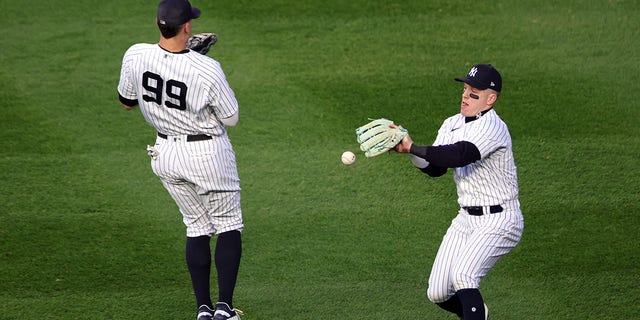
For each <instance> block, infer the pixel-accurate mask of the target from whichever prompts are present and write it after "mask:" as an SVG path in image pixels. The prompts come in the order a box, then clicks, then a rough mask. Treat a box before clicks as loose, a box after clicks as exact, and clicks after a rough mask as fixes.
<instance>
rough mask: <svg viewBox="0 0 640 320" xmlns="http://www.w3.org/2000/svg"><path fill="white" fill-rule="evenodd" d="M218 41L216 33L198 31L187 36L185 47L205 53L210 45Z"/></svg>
mask: <svg viewBox="0 0 640 320" xmlns="http://www.w3.org/2000/svg"><path fill="white" fill-rule="evenodd" d="M216 42H218V35H217V34H215V33H198V34H194V35H192V36H191V37H189V40H187V48H188V49H191V50H193V51H196V52H199V53H200V54H207V52H209V49H211V46H213V45H214V44H215V43H216Z"/></svg>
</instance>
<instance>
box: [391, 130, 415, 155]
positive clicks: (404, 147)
mask: <svg viewBox="0 0 640 320" xmlns="http://www.w3.org/2000/svg"><path fill="white" fill-rule="evenodd" d="M389 126H390V127H391V128H398V127H399V126H398V125H397V124H395V123H393V124H391V125H389ZM412 144H413V139H411V135H410V134H409V133H407V135H406V136H405V137H404V138H403V139H402V141H400V143H398V145H396V146H395V148H393V149H394V150H395V151H396V152H400V153H408V152H409V151H410V150H411V145H412Z"/></svg>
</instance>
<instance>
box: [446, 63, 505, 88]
mask: <svg viewBox="0 0 640 320" xmlns="http://www.w3.org/2000/svg"><path fill="white" fill-rule="evenodd" d="M455 80H456V81H460V82H464V83H466V84H468V85H470V86H472V87H474V88H478V89H480V90H484V89H493V90H495V91H498V92H500V90H502V77H501V76H500V72H498V70H496V68H494V67H493V66H492V65H490V64H475V65H473V67H471V70H469V73H467V76H466V77H464V78H455Z"/></svg>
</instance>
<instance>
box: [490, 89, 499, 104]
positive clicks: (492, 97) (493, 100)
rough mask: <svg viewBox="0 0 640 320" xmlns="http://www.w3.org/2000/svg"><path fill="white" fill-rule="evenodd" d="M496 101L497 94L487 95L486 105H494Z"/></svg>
mask: <svg viewBox="0 0 640 320" xmlns="http://www.w3.org/2000/svg"><path fill="white" fill-rule="evenodd" d="M496 100H498V94H497V93H496V92H492V93H490V94H489V97H488V98H487V104H491V105H492V104H494V103H495V102H496Z"/></svg>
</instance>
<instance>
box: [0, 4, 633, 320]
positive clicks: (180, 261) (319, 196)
mask: <svg viewBox="0 0 640 320" xmlns="http://www.w3.org/2000/svg"><path fill="white" fill-rule="evenodd" d="M192 3H193V4H194V5H195V6H198V7H200V8H201V9H202V12H203V14H202V17H201V18H200V19H198V20H195V21H194V32H216V33H218V34H219V35H220V40H219V42H218V44H216V46H215V47H214V48H213V50H212V52H211V53H209V55H210V56H212V57H214V58H215V59H217V60H219V61H220V62H221V63H222V65H223V68H224V69H225V71H226V73H227V76H228V80H229V82H230V83H231V85H232V87H233V88H234V90H235V92H236V95H237V98H238V100H239V102H240V108H241V109H240V110H241V112H240V113H241V117H240V123H239V125H238V126H237V127H235V128H232V129H230V136H231V139H232V142H233V143H234V146H235V150H236V154H237V158H238V166H239V172H240V177H241V180H242V188H243V210H244V215H245V223H246V232H245V234H244V256H243V261H242V266H241V274H240V279H239V283H238V288H237V290H236V298H235V304H236V305H237V307H238V308H240V309H242V310H244V311H245V313H246V315H245V316H244V317H243V320H258V319H323V318H339V319H344V320H351V319H376V318H378V319H380V318H393V319H454V318H455V317H450V316H449V315H447V314H445V312H443V311H441V310H439V309H438V308H437V307H436V306H434V305H432V304H430V303H429V302H428V301H427V300H426V298H425V288H426V281H427V277H428V273H429V271H430V267H431V262H432V260H433V257H434V255H435V253H436V250H437V247H438V245H439V243H440V239H441V237H442V235H443V233H444V231H445V230H446V227H447V226H448V224H449V222H450V220H451V219H452V218H453V217H454V215H455V212H456V209H457V207H456V195H455V186H454V183H453V181H452V178H451V173H448V174H447V176H445V177H443V178H439V179H431V178H428V177H427V176H425V175H422V174H421V173H420V172H419V171H417V170H415V169H414V168H413V167H412V166H411V163H410V162H409V161H408V160H407V159H405V157H404V156H402V155H398V154H391V155H384V156H381V157H378V158H374V159H364V155H363V154H362V153H360V152H358V156H359V159H358V161H356V163H355V164H354V165H352V166H349V167H347V166H344V165H342V164H341V163H340V160H339V158H340V154H341V153H342V152H343V151H344V150H353V151H357V148H358V146H357V144H356V142H355V134H354V129H355V128H356V127H358V126H359V125H361V124H363V123H364V122H366V121H367V118H368V117H386V118H390V119H393V120H395V121H396V122H397V123H400V124H402V125H403V126H404V127H406V128H408V129H409V130H410V132H411V133H412V136H413V138H414V140H415V141H416V142H417V143H419V144H429V143H430V142H432V141H433V139H434V138H435V134H436V131H437V129H438V127H439V125H440V123H441V122H442V120H443V119H445V118H446V117H448V116H450V115H452V114H455V113H456V112H458V103H459V99H460V84H459V83H456V82H454V81H453V78H454V77H458V76H462V75H464V74H465V73H466V71H467V70H468V68H469V67H470V66H471V65H472V64H473V63H477V62H488V63H492V64H494V65H495V66H496V67H497V68H498V69H499V70H500V71H501V72H502V75H503V78H504V86H503V88H504V89H503V94H502V97H501V99H500V101H499V103H498V105H497V106H496V109H497V111H498V113H499V114H500V115H501V116H502V118H503V119H504V120H505V121H506V122H507V123H508V124H509V127H510V131H511V135H512V137H513V143H514V152H515V156H516V164H517V165H518V170H519V171H518V173H519V181H520V191H521V197H520V200H521V203H522V207H523V211H524V213H525V219H526V222H525V223H526V226H525V234H524V237H523V239H522V242H521V243H520V245H519V246H518V247H517V248H516V249H515V250H514V251H513V252H512V253H511V254H509V255H508V256H506V257H505V258H504V259H503V260H501V261H500V262H499V263H498V264H497V265H496V267H495V268H494V269H493V270H492V271H491V272H490V273H489V275H488V276H487V277H486V278H485V279H484V281H483V282H482V287H481V289H482V292H483V295H484V297H485V300H486V302H487V304H488V305H489V308H490V310H491V314H492V318H493V319H498V320H501V319H502V320H505V319H506V320H509V319H633V318H637V317H638V313H639V312H640V309H639V307H638V302H639V301H640V300H639V297H640V267H639V266H638V265H639V264H638V257H639V256H640V241H639V240H638V233H639V231H640V201H639V200H640V170H639V169H638V168H639V164H640V161H639V159H640V157H639V156H640V138H639V137H640V130H639V129H638V124H637V122H638V121H637V119H638V110H639V109H640V102H639V101H640V100H639V99H638V98H637V97H636V96H637V93H638V89H637V88H638V84H639V83H640V63H639V60H638V52H640V40H639V39H640V20H638V18H637V17H638V16H640V3H639V2H637V1H631V0H627V1H625V0H571V1H569V0H567V1H550V0H524V1H506V0H498V1H492V2H491V4H488V3H487V2H480V1H478V2H472V3H469V2H468V1H461V0H452V1H445V0H434V1H427V0H415V1H364V0H354V1H337V0H328V1H304V0H303V1H289V0H270V1H260V0H258V1H246V0H239V1H204V0H193V1H192ZM156 5H157V1H140V2H134V1H124V0H113V1H98V0H76V1H67V0H61V1H36V0H25V1H8V0H0V19H1V21H2V23H1V24H0V32H1V34H2V40H3V41H2V48H0V87H1V88H2V89H1V90H0V126H1V129H0V319H1V320H9V319H36V318H38V319H87V318H90V319H123V320H129V319H141V318H154V319H193V318H194V311H195V310H194V309H195V306H194V299H193V297H192V293H191V287H190V283H189V280H188V273H187V270H186V266H185V263H184V253H183V251H184V228H183V226H182V222H181V217H180V215H179V213H178V211H177V208H176V206H175V204H174V203H173V201H172V200H171V198H170V197H169V196H168V194H167V193H166V191H165V190H164V189H163V187H162V185H161V184H160V182H159V181H158V179H157V178H156V177H155V176H154V175H153V173H152V172H151V170H150V167H149V159H148V157H147V155H146V151H145V147H146V145H147V144H150V143H152V141H153V139H154V131H153V129H152V128H151V127H149V126H148V125H147V124H146V123H145V122H144V120H143V119H142V116H141V115H140V113H139V111H133V112H125V111H124V110H123V109H122V108H120V107H119V104H118V101H117V92H116V85H117V82H118V76H119V68H120V62H121V58H122V54H123V53H124V51H125V50H126V49H127V48H128V47H129V46H130V45H131V44H133V43H136V42H156V41H157V39H158V34H157V31H156V29H155V28H154V19H155V10H156ZM214 296H215V295H214Z"/></svg>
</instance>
